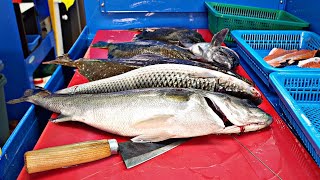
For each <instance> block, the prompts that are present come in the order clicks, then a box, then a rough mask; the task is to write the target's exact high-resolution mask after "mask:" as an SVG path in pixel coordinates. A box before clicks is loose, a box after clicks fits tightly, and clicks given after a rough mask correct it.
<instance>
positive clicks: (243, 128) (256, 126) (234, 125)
mask: <svg viewBox="0 0 320 180" xmlns="http://www.w3.org/2000/svg"><path fill="white" fill-rule="evenodd" d="M205 101H206V102H207V104H208V106H209V107H210V108H211V110H212V111H213V112H215V113H216V114H217V115H218V116H219V117H220V119H221V121H222V123H223V124H224V128H222V129H221V130H219V131H218V132H217V134H233V133H243V132H250V131H257V130H260V129H263V128H265V127H267V126H269V125H270V124H271V123H272V117H271V116H270V115H268V114H266V115H265V117H263V118H264V119H265V121H261V122H250V123H247V124H241V123H240V122H232V121H230V120H229V119H228V118H227V117H226V116H225V115H224V114H223V112H222V111H221V110H219V109H218V107H217V106H215V105H214V103H213V102H212V101H211V100H210V99H209V98H207V97H205ZM219 124H220V123H219Z"/></svg>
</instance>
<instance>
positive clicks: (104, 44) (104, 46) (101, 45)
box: [91, 41, 111, 49]
mask: <svg viewBox="0 0 320 180" xmlns="http://www.w3.org/2000/svg"><path fill="white" fill-rule="evenodd" d="M110 44H111V43H108V42H105V41H99V42H97V43H94V44H92V45H91V47H94V48H101V49H108V47H109V45H110Z"/></svg>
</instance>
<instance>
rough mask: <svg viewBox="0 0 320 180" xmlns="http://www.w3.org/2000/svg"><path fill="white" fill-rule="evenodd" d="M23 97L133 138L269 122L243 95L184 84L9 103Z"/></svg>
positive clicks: (64, 117)
mask: <svg viewBox="0 0 320 180" xmlns="http://www.w3.org/2000/svg"><path fill="white" fill-rule="evenodd" d="M24 101H28V102H31V103H34V104H36V105H39V106H42V107H44V108H46V109H48V110H50V111H53V112H56V113H60V116H59V117H58V118H57V119H53V120H52V121H53V122H65V121H79V122H83V123H85V124H88V125H90V126H93V127H95V128H98V129H101V130H103V131H106V132H109V133H113V134H117V135H121V136H129V137H134V138H133V139H132V141H133V142H158V141H163V140H166V139H170V138H187V137H195V136H203V135H209V134H230V133H240V132H249V131H256V130H259V129H262V128H265V127H267V126H269V125H270V124H271V123H272V118H271V117H270V116H269V115H268V114H266V113H265V112H263V111H262V110H260V109H259V108H257V107H256V106H254V105H253V104H251V103H250V102H248V101H247V100H243V99H238V98H235V97H232V96H228V95H225V94H220V93H209V92H204V91H201V92H200V91H192V90H188V89H166V88H164V89H146V90H131V91H125V92H118V93H110V94H78V95H59V94H53V95H51V94H50V93H49V92H47V91H40V92H38V93H33V92H32V91H27V92H26V93H25V96H24V97H22V98H20V99H16V100H11V101H9V102H8V103H9V104H15V103H19V102H24Z"/></svg>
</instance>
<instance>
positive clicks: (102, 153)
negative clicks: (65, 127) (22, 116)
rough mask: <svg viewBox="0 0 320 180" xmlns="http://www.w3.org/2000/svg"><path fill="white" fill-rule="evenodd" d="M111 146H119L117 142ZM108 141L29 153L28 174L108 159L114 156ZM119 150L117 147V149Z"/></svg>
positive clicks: (25, 156) (26, 160) (25, 157)
mask: <svg viewBox="0 0 320 180" xmlns="http://www.w3.org/2000/svg"><path fill="white" fill-rule="evenodd" d="M109 141H110V142H112V143H110V144H112V145H114V142H115V144H116V146H117V142H116V141H115V140H109ZM109 141H108V140H96V141H87V142H81V143H76V144H70V145H64V146H57V147H51V148H46V149H41V150H34V151H28V152H26V153H25V155H24V160H25V166H26V169H27V172H28V173H30V174H31V173H36V172H41V171H46V170H51V169H57V168H62V167H68V166H73V165H77V164H81V163H86V162H91V161H95V160H99V159H102V158H106V157H109V156H111V154H114V151H115V150H114V147H111V148H110V145H109ZM116 148H117V147H116Z"/></svg>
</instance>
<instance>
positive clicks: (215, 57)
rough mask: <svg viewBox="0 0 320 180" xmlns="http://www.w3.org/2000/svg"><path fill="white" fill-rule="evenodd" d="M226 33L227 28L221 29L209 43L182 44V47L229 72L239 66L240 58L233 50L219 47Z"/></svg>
mask: <svg viewBox="0 0 320 180" xmlns="http://www.w3.org/2000/svg"><path fill="white" fill-rule="evenodd" d="M228 32H229V29H228V28H226V29H222V30H221V31H220V32H218V33H216V34H215V35H214V36H213V37H212V40H211V43H205V42H202V43H197V44H188V43H184V44H183V45H184V46H185V47H187V48H188V50H189V51H191V52H192V53H193V54H194V55H196V56H200V57H203V58H204V59H206V60H208V61H210V62H211V63H212V64H213V65H215V66H218V67H223V68H225V69H229V70H230V69H233V68H234V67H236V66H238V65H239V62H240V58H239V55H238V54H237V53H236V52H235V51H234V50H232V49H230V48H228V47H226V46H221V43H223V41H224V39H225V37H226V35H227V34H228Z"/></svg>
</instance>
